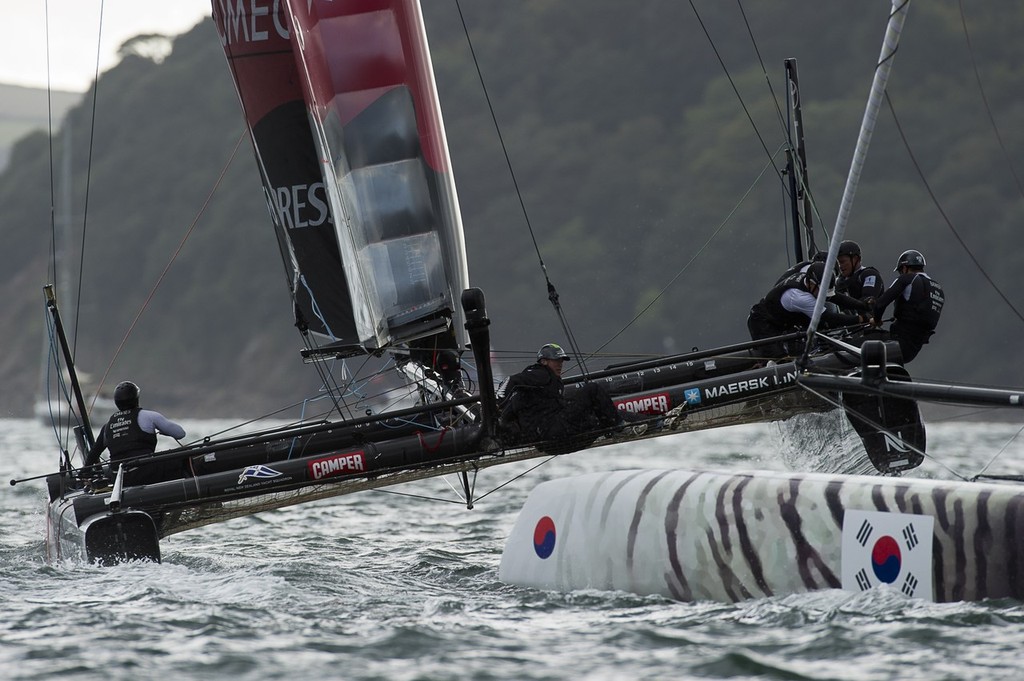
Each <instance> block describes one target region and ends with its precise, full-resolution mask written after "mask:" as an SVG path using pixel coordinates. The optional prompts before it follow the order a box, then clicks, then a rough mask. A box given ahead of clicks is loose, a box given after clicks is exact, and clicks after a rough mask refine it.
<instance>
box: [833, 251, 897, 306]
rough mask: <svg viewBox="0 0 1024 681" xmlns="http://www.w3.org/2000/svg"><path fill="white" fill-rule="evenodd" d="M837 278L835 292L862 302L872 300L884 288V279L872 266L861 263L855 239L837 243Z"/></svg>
mask: <svg viewBox="0 0 1024 681" xmlns="http://www.w3.org/2000/svg"><path fill="white" fill-rule="evenodd" d="M836 261H837V262H838V263H839V278H838V279H837V280H836V292H837V293H840V294H844V295H847V296H850V297H851V298H855V299H857V300H860V301H864V302H874V301H875V300H877V299H878V297H879V296H880V295H882V291H884V290H885V280H883V279H882V275H881V273H879V271H878V270H877V269H875V268H874V267H865V266H864V265H863V264H862V263H861V257H860V245H859V244H858V243H857V242H856V241H843V242H842V243H840V244H839V255H838V257H837V258H836Z"/></svg>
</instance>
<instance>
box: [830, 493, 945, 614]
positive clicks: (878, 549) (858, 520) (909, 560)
mask: <svg viewBox="0 0 1024 681" xmlns="http://www.w3.org/2000/svg"><path fill="white" fill-rule="evenodd" d="M933 525H934V520H933V518H932V517H931V516H924V515H913V514H909V513H879V512H877V511H850V510H848V511H846V514H845V517H844V518H843V559H842V562H843V566H842V575H843V588H844V589H847V590H850V591H866V590H867V589H871V588H874V587H876V586H880V585H882V584H886V585H889V586H892V587H893V588H896V589H899V590H900V591H901V592H902V593H903V594H904V595H906V596H909V597H911V598H924V599H927V600H933V598H934V596H933V594H932V527H933Z"/></svg>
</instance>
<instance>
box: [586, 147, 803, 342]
mask: <svg viewBox="0 0 1024 681" xmlns="http://www.w3.org/2000/svg"><path fill="white" fill-rule="evenodd" d="M785 146H786V145H785V144H783V145H782V146H781V147H779V149H778V150H777V151H776V152H775V153H776V154H778V153H779V151H782V150H783V149H784V148H785ZM774 167H775V159H774V157H773V158H770V159H769V160H768V163H766V164H765V165H764V167H762V168H761V172H760V173H758V175H757V177H755V178H754V181H753V182H751V183H750V186H749V187H747V191H745V192H744V193H743V196H741V197H740V199H739V201H737V202H736V205H734V206H733V208H732V210H731V211H729V214H728V215H726V216H725V219H724V220H722V222H720V223H719V225H718V227H716V228H715V230H714V231H713V232H712V233H711V236H709V237H708V239H707V241H705V242H704V244H703V245H702V246H701V247H700V248H699V249H697V251H696V252H695V253H694V254H693V256H692V257H691V258H690V259H689V261H687V263H686V264H685V265H683V266H682V267H681V268H680V269H679V271H678V272H676V273H675V276H673V277H672V278H671V279H669V281H668V283H667V284H665V286H664V287H662V289H661V290H660V291H659V292H658V295H656V296H654V298H653V299H652V300H651V302H649V303H648V304H647V305H645V306H644V307H643V309H641V310H640V311H639V312H637V313H636V314H635V315H633V318H632V319H630V320H629V321H628V322H626V324H625V325H624V326H623V327H622V328H621V329H619V330H618V331H617V332H616V333H615V335H613V336H612V337H611V338H609V339H608V340H606V341H605V342H604V343H602V344H601V345H600V346H599V347H598V348H597V349H596V350H594V351H593V352H592V353H590V355H589V357H593V356H595V355H596V354H597V353H599V352H601V350H603V349H604V348H606V347H608V345H609V344H610V343H611V342H612V341H614V340H615V339H616V338H618V337H619V336H621V335H622V334H623V333H625V332H626V330H627V329H629V327H631V326H632V325H633V324H634V323H636V321H637V320H639V319H640V317H642V316H643V315H645V314H646V313H647V311H648V310H650V309H651V308H652V307H654V304H655V303H657V302H658V301H659V300H660V299H661V297H662V296H664V295H665V293H667V292H668V290H669V288H671V287H672V285H673V284H675V283H676V280H677V279H679V277H681V276H682V275H683V273H684V272H686V270H687V269H689V267H690V265H692V264H693V263H694V261H696V260H697V258H698V257H700V255H701V253H703V252H704V251H705V250H707V248H708V246H710V245H711V242H712V241H714V240H715V239H716V238H717V237H718V235H719V233H721V231H722V230H723V229H725V226H726V225H727V224H729V221H730V220H732V217H733V215H735V214H736V211H738V210H739V209H740V206H742V205H743V202H744V201H746V200H747V197H748V196H750V193H751V192H752V191H754V187H756V186H757V184H758V183H759V182H760V181H761V178H762V177H764V174H765V173H766V172H768V169H769V168H774Z"/></svg>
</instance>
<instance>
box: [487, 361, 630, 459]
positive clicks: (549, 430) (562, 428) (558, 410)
mask: <svg viewBox="0 0 1024 681" xmlns="http://www.w3.org/2000/svg"><path fill="white" fill-rule="evenodd" d="M567 359H569V356H568V355H567V354H565V351H564V350H562V348H561V347H560V346H559V345H556V344H555V343H548V344H547V345H545V346H544V347H542V348H541V349H540V351H538V352H537V362H536V363H535V364H531V365H530V366H528V367H526V368H525V369H524V370H523V371H521V372H519V373H518V374H515V375H513V376H511V377H509V379H508V382H507V383H506V384H505V387H504V392H503V395H502V396H501V405H500V410H501V417H500V420H499V433H500V435H501V438H502V440H504V441H505V442H506V443H508V444H527V443H529V444H536V443H538V442H553V443H557V444H559V445H564V444H566V443H567V442H569V443H570V448H578V447H581V446H586V445H587V444H589V443H590V442H593V440H595V439H596V438H597V435H598V434H600V433H598V432H595V431H600V430H601V429H605V428H613V427H616V426H619V425H622V423H623V417H622V415H620V414H619V412H618V410H617V409H616V408H615V405H614V404H612V401H611V398H609V397H608V393H607V391H605V389H604V387H603V386H602V385H600V384H598V383H585V384H584V385H583V386H582V387H580V388H579V389H578V390H576V391H574V392H573V393H572V394H571V395H570V396H569V397H565V396H563V394H562V391H563V384H562V365H563V363H564V362H565V360H567ZM588 433H589V434H590V435H587V434H588ZM581 435H583V436H584V437H580V436H581ZM556 448H558V447H556ZM550 449H551V448H550V447H549V448H546V449H545V451H550Z"/></svg>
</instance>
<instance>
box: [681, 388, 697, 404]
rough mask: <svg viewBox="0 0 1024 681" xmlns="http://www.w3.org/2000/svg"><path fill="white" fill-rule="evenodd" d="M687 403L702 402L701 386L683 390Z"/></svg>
mask: <svg viewBox="0 0 1024 681" xmlns="http://www.w3.org/2000/svg"><path fill="white" fill-rule="evenodd" d="M683 397H684V398H685V399H686V403H687V404H700V388H687V389H686V390H684V391H683Z"/></svg>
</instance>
